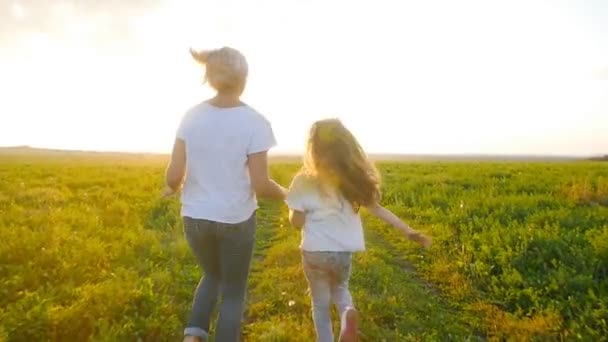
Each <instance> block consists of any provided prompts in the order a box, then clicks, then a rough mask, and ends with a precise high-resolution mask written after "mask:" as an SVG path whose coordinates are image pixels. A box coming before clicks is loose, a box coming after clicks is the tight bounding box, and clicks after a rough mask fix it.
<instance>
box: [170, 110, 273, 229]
mask: <svg viewBox="0 0 608 342" xmlns="http://www.w3.org/2000/svg"><path fill="white" fill-rule="evenodd" d="M177 137H178V138H180V139H182V140H184V142H185V146H186V156H187V174H186V180H185V183H184V188H183V193H182V215H183V216H188V217H192V218H196V219H206V220H211V221H217V222H224V223H238V222H242V221H244V220H246V219H248V218H249V217H250V216H251V214H252V213H253V211H254V210H255V209H256V207H257V203H256V198H255V194H254V192H253V190H252V187H251V182H250V179H249V174H248V170H247V157H248V155H250V154H254V153H258V152H263V151H267V150H268V149H270V148H271V147H273V146H274V145H275V139H274V135H273V132H272V129H271V126H270V123H269V122H268V121H267V120H266V119H265V118H264V117H263V116H262V115H260V114H259V113H257V112H256V111H255V110H254V109H252V108H250V107H249V106H246V105H242V106H238V107H230V108H220V107H215V106H213V105H211V104H209V103H206V102H205V103H201V104H199V105H197V106H195V107H194V108H192V109H191V110H190V111H189V112H188V113H187V114H186V115H185V116H184V118H183V120H182V123H181V125H180V127H179V129H178V133H177Z"/></svg>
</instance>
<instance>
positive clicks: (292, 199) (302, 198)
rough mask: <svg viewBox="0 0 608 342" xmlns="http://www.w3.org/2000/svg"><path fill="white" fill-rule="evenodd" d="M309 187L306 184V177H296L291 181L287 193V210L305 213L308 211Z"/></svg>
mask: <svg viewBox="0 0 608 342" xmlns="http://www.w3.org/2000/svg"><path fill="white" fill-rule="evenodd" d="M309 198H310V187H309V185H308V184H307V181H306V177H305V176H303V175H297V176H295V177H294V179H293V181H291V185H290V186H289V192H288V193H287V198H286V199H285V202H287V206H288V207H289V209H292V210H297V211H302V212H306V210H307V209H309V208H308V207H309V205H308V202H309Z"/></svg>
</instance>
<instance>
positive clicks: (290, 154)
mask: <svg viewBox="0 0 608 342" xmlns="http://www.w3.org/2000/svg"><path fill="white" fill-rule="evenodd" d="M11 150H13V151H15V152H17V151H30V152H40V153H44V152H51V153H53V152H54V153H62V152H63V153H90V154H121V155H152V156H169V155H170V154H171V153H170V152H144V151H117V150H81V149H63V148H47V147H35V146H30V145H15V146H0V152H3V151H11ZM302 155H303V153H302V152H272V151H270V152H269V156H270V157H294V158H295V157H302ZM368 155H369V156H370V157H372V158H373V157H390V156H393V157H480V158H487V157H505V158H517V157H522V158H553V159H554V158H560V159H561V158H567V159H587V158H598V157H606V156H608V154H601V153H595V154H593V153H589V154H580V155H575V154H543V153H467V152H456V153H444V152H437V153H398V152H372V153H368Z"/></svg>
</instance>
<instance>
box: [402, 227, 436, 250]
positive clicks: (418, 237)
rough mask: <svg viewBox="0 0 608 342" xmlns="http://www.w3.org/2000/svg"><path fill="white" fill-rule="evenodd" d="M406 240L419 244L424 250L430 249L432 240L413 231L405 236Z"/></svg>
mask: <svg viewBox="0 0 608 342" xmlns="http://www.w3.org/2000/svg"><path fill="white" fill-rule="evenodd" d="M407 237H408V239H410V240H412V241H415V242H418V243H419V244H421V245H422V246H423V247H424V248H429V247H431V242H432V239H431V238H430V237H428V236H426V235H424V234H422V233H420V232H417V231H413V232H411V233H408V234H407Z"/></svg>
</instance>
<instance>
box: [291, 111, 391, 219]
mask: <svg viewBox="0 0 608 342" xmlns="http://www.w3.org/2000/svg"><path fill="white" fill-rule="evenodd" d="M303 172H304V173H305V174H307V175H308V176H311V177H314V178H315V179H317V180H319V181H320V183H322V184H327V185H330V186H332V187H333V188H335V189H337V190H339V192H340V193H341V194H342V196H344V198H345V199H346V200H347V201H348V202H349V203H350V204H351V205H352V206H353V208H354V209H355V210H358V209H359V207H360V206H362V205H363V206H367V205H372V204H374V203H376V202H378V201H379V200H380V175H379V174H378V171H377V170H376V168H375V167H374V165H373V163H372V162H371V161H370V160H369V158H368V157H367V155H366V154H365V152H364V151H363V148H361V145H360V144H359V142H358V141H357V139H356V138H355V137H354V136H353V134H352V133H351V132H350V131H349V130H348V129H347V128H346V127H345V126H344V125H343V124H342V122H340V120H338V119H327V120H321V121H317V122H315V123H314V124H313V125H312V127H311V129H310V135H309V138H308V144H307V149H306V154H305V157H304V168H303Z"/></svg>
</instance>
